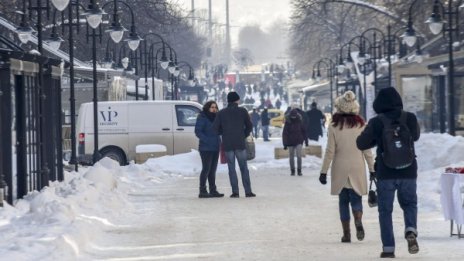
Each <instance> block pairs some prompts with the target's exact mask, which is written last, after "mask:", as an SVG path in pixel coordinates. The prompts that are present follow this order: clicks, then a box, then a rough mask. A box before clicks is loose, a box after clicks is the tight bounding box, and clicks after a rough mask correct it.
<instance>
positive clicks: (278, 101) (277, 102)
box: [275, 98, 282, 110]
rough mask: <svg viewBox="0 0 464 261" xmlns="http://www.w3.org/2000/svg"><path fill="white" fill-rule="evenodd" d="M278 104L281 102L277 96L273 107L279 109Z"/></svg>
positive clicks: (280, 104)
mask: <svg viewBox="0 0 464 261" xmlns="http://www.w3.org/2000/svg"><path fill="white" fill-rule="evenodd" d="M280 106H282V102H281V101H280V99H279V98H277V100H276V101H275V107H276V108H277V109H279V110H280Z"/></svg>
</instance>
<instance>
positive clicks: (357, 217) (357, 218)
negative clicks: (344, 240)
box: [353, 211, 364, 241]
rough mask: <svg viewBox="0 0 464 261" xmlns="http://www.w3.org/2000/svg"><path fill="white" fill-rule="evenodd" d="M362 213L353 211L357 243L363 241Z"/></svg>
mask: <svg viewBox="0 0 464 261" xmlns="http://www.w3.org/2000/svg"><path fill="white" fill-rule="evenodd" d="M362 215H363V213H362V211H353V216H354V225H355V227H356V237H357V238H358V240H359V241H362V240H363V239H364V227H363V224H362Z"/></svg>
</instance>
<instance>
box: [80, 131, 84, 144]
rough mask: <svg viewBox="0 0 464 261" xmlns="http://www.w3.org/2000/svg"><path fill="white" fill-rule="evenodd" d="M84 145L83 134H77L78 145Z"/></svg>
mask: <svg viewBox="0 0 464 261" xmlns="http://www.w3.org/2000/svg"><path fill="white" fill-rule="evenodd" d="M84 143H85V134H84V133H79V144H84Z"/></svg>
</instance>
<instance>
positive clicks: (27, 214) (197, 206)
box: [0, 134, 464, 260]
mask: <svg viewBox="0 0 464 261" xmlns="http://www.w3.org/2000/svg"><path fill="white" fill-rule="evenodd" d="M321 144H322V145H323V146H324V145H325V139H323V140H322V141H321ZM280 145H281V140H280V139H279V138H274V139H273V141H272V142H270V143H264V142H262V141H261V140H258V141H257V151H256V155H257V158H256V159H255V160H253V161H250V162H249V168H250V171H251V174H252V184H253V189H254V192H255V193H256V194H257V195H258V197H257V198H253V199H245V198H240V199H238V200H236V201H234V199H229V198H228V197H227V195H228V194H229V193H230V187H229V185H228V179H227V167H226V166H225V165H220V166H219V169H218V186H219V188H220V191H221V192H223V193H226V197H225V198H222V199H206V200H205V199H198V198H197V197H196V196H197V193H198V188H197V186H198V178H197V177H198V175H199V174H198V173H199V172H200V169H201V163H200V162H201V161H200V157H199V154H198V152H196V151H192V152H190V153H186V154H181V155H176V156H165V157H162V158H157V159H150V160H149V161H148V162H147V163H145V164H143V165H136V164H131V165H129V166H125V167H120V166H118V165H117V164H116V163H115V162H114V161H111V160H109V159H103V160H101V161H100V162H99V163H98V164H96V165H95V166H93V167H90V168H80V171H79V172H78V173H75V172H72V173H66V176H65V181H64V182H61V183H58V182H56V183H53V184H51V185H50V187H47V188H46V189H44V190H42V191H41V192H34V193H30V194H29V195H28V196H27V197H25V198H24V199H23V200H19V201H18V202H17V203H16V204H15V206H10V205H6V206H5V207H4V208H3V209H0V260H94V259H105V260H191V259H194V260H195V259H202V260H367V259H375V258H377V257H378V254H379V253H380V250H381V246H380V237H379V231H378V230H379V229H378V223H377V216H376V209H370V208H368V206H367V204H365V226H366V239H365V240H364V241H363V242H360V243H358V242H353V243H352V244H351V246H347V245H346V244H341V243H339V239H340V238H339V236H340V230H341V228H340V224H339V223H338V222H337V218H338V214H337V213H338V211H337V198H336V197H332V196H330V195H329V188H328V186H322V185H320V184H319V183H318V181H317V177H318V175H319V169H320V165H321V159H319V158H315V157H310V156H308V157H306V158H305V159H304V160H303V164H304V176H303V177H290V176H289V175H288V160H287V159H281V160H275V159H274V154H273V153H274V147H276V146H280ZM416 150H417V154H418V161H419V178H418V195H419V233H420V234H419V240H420V241H419V244H420V246H421V251H420V252H419V254H418V255H409V254H407V250H406V249H405V242H404V240H402V239H401V229H402V228H403V227H402V221H401V211H400V209H399V207H398V206H396V207H395V232H398V233H396V238H397V257H399V258H408V259H419V260H438V259H445V260H462V256H464V247H463V242H464V241H462V240H459V239H457V238H456V237H449V221H445V220H444V219H443V216H442V213H441V206H440V184H439V180H440V179H439V178H440V173H442V172H443V171H444V169H445V167H448V166H464V160H463V158H462V154H461V153H462V151H464V138H462V137H452V136H449V135H447V134H423V135H422V136H421V139H420V140H419V142H417V144H416ZM298 178H300V179H299V180H298ZM365 200H366V199H364V201H365ZM211 230H212V232H211ZM205 231H210V232H205ZM134 245H135V246H134ZM128 246H132V247H128ZM185 249H189V251H190V252H188V253H186V252H185V251H182V250H185ZM200 250H201V251H200ZM169 251H171V252H169ZM198 251H200V253H199V252H198ZM168 252H169V253H168Z"/></svg>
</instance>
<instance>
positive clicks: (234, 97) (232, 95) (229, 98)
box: [227, 92, 240, 103]
mask: <svg viewBox="0 0 464 261" xmlns="http://www.w3.org/2000/svg"><path fill="white" fill-rule="evenodd" d="M238 100H240V96H238V94H237V93H236V92H229V93H228V94H227V102H228V103H232V102H236V101H238Z"/></svg>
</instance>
